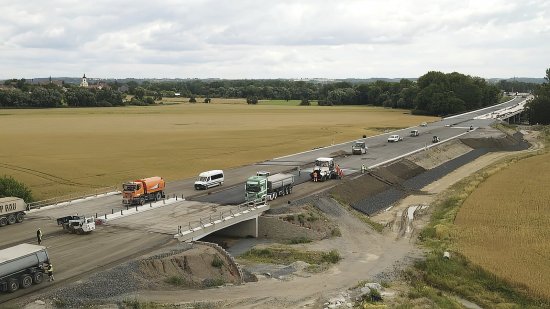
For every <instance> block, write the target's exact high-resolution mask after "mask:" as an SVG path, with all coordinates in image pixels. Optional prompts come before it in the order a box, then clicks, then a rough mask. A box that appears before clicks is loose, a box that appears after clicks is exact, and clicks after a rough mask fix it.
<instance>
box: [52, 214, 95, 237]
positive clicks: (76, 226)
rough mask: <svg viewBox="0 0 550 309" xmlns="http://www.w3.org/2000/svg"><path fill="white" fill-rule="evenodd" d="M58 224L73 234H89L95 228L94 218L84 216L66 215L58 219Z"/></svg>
mask: <svg viewBox="0 0 550 309" xmlns="http://www.w3.org/2000/svg"><path fill="white" fill-rule="evenodd" d="M57 225H61V226H63V229H64V230H66V231H68V232H69V233H72V234H88V233H90V232H91V231H93V230H95V220H94V218H92V217H90V218H86V217H84V216H65V217H62V218H58V219H57Z"/></svg>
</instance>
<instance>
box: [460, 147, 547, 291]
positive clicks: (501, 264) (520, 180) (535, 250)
mask: <svg viewBox="0 0 550 309" xmlns="http://www.w3.org/2000/svg"><path fill="white" fill-rule="evenodd" d="M549 174H550V153H547V154H544V155H539V156H535V157H530V158H527V159H523V160H521V161H519V162H517V163H515V164H513V165H510V166H509V167H507V168H506V169H504V170H502V171H500V172H498V173H496V174H494V175H492V176H490V177H489V178H488V179H487V180H486V181H484V182H483V183H481V184H480V185H479V187H478V188H477V189H476V190H475V191H474V192H473V193H472V194H471V195H470V196H469V197H468V198H467V199H466V201H465V202H464V204H463V205H462V207H461V208H460V211H459V213H458V215H457V216H456V220H455V224H456V226H457V228H458V248H459V250H460V251H461V252H462V253H463V254H464V255H465V256H466V257H467V258H468V259H470V260H471V261H472V262H473V263H475V264H478V265H480V266H481V267H483V268H485V269H487V270H488V271H490V272H492V273H494V274H496V275H497V276H499V277H501V278H504V279H505V280H507V281H509V282H512V283H516V284H518V285H520V286H525V287H526V288H527V289H528V291H529V293H530V294H532V295H537V296H543V297H545V298H547V299H550V276H548V274H549V273H550V261H549V260H548V257H549V256H550V231H549V229H548V226H550V204H549V203H548V201H550V191H548V188H549V187H550V177H549V176H548V175H549Z"/></svg>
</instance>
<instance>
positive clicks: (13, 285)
mask: <svg viewBox="0 0 550 309" xmlns="http://www.w3.org/2000/svg"><path fill="white" fill-rule="evenodd" d="M17 290H19V282H18V281H17V280H15V279H10V281H8V292H10V293H13V292H15V291H17Z"/></svg>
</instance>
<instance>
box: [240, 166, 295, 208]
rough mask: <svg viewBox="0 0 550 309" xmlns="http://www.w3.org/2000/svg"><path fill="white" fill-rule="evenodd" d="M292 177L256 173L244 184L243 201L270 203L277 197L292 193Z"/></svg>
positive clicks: (290, 175)
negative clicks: (265, 201)
mask: <svg viewBox="0 0 550 309" xmlns="http://www.w3.org/2000/svg"><path fill="white" fill-rule="evenodd" d="M292 186H294V175H292V174H282V173H281V174H275V175H270V174H269V173H268V172H258V173H257V174H256V176H252V177H249V178H248V179H247V181H246V184H245V191H246V193H245V199H246V201H248V202H252V201H257V200H260V201H264V200H268V201H272V200H274V199H276V198H277V197H278V196H282V195H287V194H290V193H292Z"/></svg>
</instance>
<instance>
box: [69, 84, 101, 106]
mask: <svg viewBox="0 0 550 309" xmlns="http://www.w3.org/2000/svg"><path fill="white" fill-rule="evenodd" d="M65 102H66V103H67V105H68V106H72V107H91V106H96V105H97V101H96V98H95V95H94V94H93V93H92V92H91V91H90V90H88V89H85V88H81V87H75V88H70V89H68V90H67V92H65Z"/></svg>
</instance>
